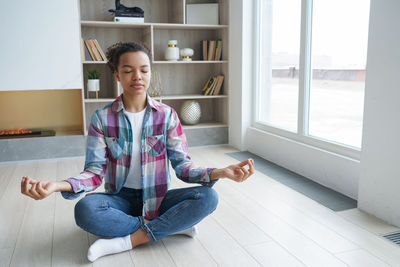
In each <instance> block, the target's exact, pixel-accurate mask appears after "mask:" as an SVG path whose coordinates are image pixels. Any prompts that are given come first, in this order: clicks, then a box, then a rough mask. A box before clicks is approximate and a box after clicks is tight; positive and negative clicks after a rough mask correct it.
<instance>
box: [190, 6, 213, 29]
mask: <svg viewBox="0 0 400 267" xmlns="http://www.w3.org/2000/svg"><path fill="white" fill-rule="evenodd" d="M218 9H219V7H218V3H207V4H187V5H186V24H204V25H218V24H219V16H218V14H219V13H218V12H219V11H218Z"/></svg>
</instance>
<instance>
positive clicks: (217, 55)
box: [215, 40, 222, 60]
mask: <svg viewBox="0 0 400 267" xmlns="http://www.w3.org/2000/svg"><path fill="white" fill-rule="evenodd" d="M221 56H222V40H217V42H216V51H215V60H221Z"/></svg>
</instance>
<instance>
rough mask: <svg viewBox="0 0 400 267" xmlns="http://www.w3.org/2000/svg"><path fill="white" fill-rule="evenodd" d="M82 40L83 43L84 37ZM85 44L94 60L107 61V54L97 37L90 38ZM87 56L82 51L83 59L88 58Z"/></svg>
mask: <svg viewBox="0 0 400 267" xmlns="http://www.w3.org/2000/svg"><path fill="white" fill-rule="evenodd" d="M81 41H82V43H83V39H81ZM85 45H86V48H87V50H88V52H89V55H90V57H91V58H92V60H93V61H107V58H106V55H105V54H104V52H103V50H102V49H101V47H100V45H99V42H97V40H96V39H93V38H89V39H87V40H85ZM85 58H86V57H85V53H83V52H82V60H86V59H85Z"/></svg>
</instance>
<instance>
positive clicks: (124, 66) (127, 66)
mask: <svg viewBox="0 0 400 267" xmlns="http://www.w3.org/2000/svg"><path fill="white" fill-rule="evenodd" d="M140 67H149V65H142V66H140ZM122 68H132V66H131V65H123V66H122Z"/></svg>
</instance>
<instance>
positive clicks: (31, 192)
mask: <svg viewBox="0 0 400 267" xmlns="http://www.w3.org/2000/svg"><path fill="white" fill-rule="evenodd" d="M38 184H39V181H37V180H34V179H32V178H30V177H29V176H24V177H22V181H21V193H22V194H24V195H27V196H29V197H31V198H33V199H35V200H39V199H42V198H44V197H43V196H42V195H41V194H40V191H39V189H38Z"/></svg>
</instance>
